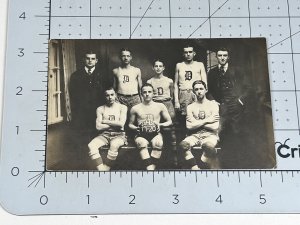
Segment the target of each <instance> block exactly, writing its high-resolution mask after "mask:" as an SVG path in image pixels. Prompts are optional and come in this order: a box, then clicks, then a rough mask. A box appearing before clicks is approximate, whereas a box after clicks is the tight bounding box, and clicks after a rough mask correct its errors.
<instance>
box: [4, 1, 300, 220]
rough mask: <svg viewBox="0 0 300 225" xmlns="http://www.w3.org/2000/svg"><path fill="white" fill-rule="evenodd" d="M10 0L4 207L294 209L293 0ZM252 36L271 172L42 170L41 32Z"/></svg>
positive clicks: (59, 35)
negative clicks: (259, 62) (266, 84)
mask: <svg viewBox="0 0 300 225" xmlns="http://www.w3.org/2000/svg"><path fill="white" fill-rule="evenodd" d="M9 4H10V5H9V14H8V15H9V19H8V21H9V24H8V38H7V40H8V44H7V57H6V59H7V61H6V74H5V90H4V111H3V127H2V146H1V164H0V168H1V170H0V178H1V187H0V201H1V205H2V207H3V208H5V209H6V210H8V211H9V212H11V213H14V214H18V215H26V214H97V213H103V214H107V213H254V212H255V213H276V212H286V213H294V212H295V213H296V212H299V208H300V203H299V201H297V198H296V196H298V193H299V190H300V174H299V169H300V166H299V165H300V164H299V159H300V156H299V151H300V150H299V143H300V141H299V131H300V129H299V127H300V125H299V99H300V98H299V85H300V79H299V75H298V74H299V73H300V68H299V65H297V63H296V62H298V61H299V59H300V58H299V55H300V47H299V45H297V43H299V39H300V36H299V33H300V10H299V9H300V2H299V1H297V0H287V1H278V2H276V4H274V3H273V1H264V3H262V2H261V1H258V0H257V1H255V0H244V1H235V0H227V1H222V0H220V1H211V0H208V1H207V0H205V1H204V0H199V1H196V0H194V1H192V0H191V1H185V2H183V1H180V0H174V1H173V0H171V1H167V0H152V1H139V0H123V1H116V0H114V1H94V0H81V1H76V3H74V2H72V1H67V0H65V1H58V0H52V1H50V2H49V1H37V0H28V1H26V4H25V3H24V2H22V1H20V0H12V1H10V3H9ZM199 15H201V16H199ZM279 18H280V21H278V20H279ZM156 23H157V24H159V25H161V26H156V27H155V26H153V25H154V24H156ZM99 25H101V26H99ZM120 25H121V26H120ZM260 36H262V37H264V36H267V38H268V39H267V41H268V57H269V72H270V83H271V90H272V104H273V121H274V126H275V139H276V141H277V142H278V143H277V144H276V146H275V148H276V151H277V170H220V171H198V172H193V171H156V172H145V171H144V172H142V171H141V172H136V171H118V172H93V171H56V172H53V171H46V170H45V159H46V157H47V155H46V151H45V146H46V141H47V136H46V126H47V110H46V109H47V74H48V40H49V38H52V39H55V38H56V39H66V38H69V39H78V38H80V39H102V38H110V39H113V38H121V39H124V38H127V39H128V38H219V37H222V38H224V37H260ZM283 74H285V75H283Z"/></svg>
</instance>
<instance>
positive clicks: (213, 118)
mask: <svg viewBox="0 0 300 225" xmlns="http://www.w3.org/2000/svg"><path fill="white" fill-rule="evenodd" d="M219 120H220V116H219V115H214V116H209V117H207V118H206V122H207V123H215V122H218V121H219Z"/></svg>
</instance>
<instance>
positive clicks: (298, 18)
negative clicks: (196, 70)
mask: <svg viewBox="0 0 300 225" xmlns="http://www.w3.org/2000/svg"><path fill="white" fill-rule="evenodd" d="M50 37H51V39H118V38H120V39H129V38H135V39H137V38H237V37H266V38H267V45H268V57H269V75H270V85H271V94H272V107H273V121H274V129H275V139H276V141H280V142H284V140H286V139H287V138H290V139H291V141H290V142H289V145H290V146H297V144H298V143H297V142H298V140H299V134H300V133H299V132H300V122H299V111H300V106H299V105H300V89H299V87H300V63H297V62H300V0H110V1H107V0H76V2H75V1H72V0H52V1H51V7H50Z"/></svg>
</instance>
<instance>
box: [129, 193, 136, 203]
mask: <svg viewBox="0 0 300 225" xmlns="http://www.w3.org/2000/svg"><path fill="white" fill-rule="evenodd" d="M129 198H132V199H131V201H130V202H129V205H135V202H134V200H135V195H129Z"/></svg>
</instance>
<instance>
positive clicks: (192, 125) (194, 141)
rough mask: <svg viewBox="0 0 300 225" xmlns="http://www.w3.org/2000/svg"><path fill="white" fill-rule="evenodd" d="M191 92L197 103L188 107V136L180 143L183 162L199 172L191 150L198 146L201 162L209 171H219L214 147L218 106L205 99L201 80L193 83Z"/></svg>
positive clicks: (216, 139)
mask: <svg viewBox="0 0 300 225" xmlns="http://www.w3.org/2000/svg"><path fill="white" fill-rule="evenodd" d="M193 92H194V94H195V95H196V97H197V101H196V102H194V103H192V104H190V105H188V107H187V117H186V128H187V129H188V130H189V133H190V135H189V136H187V137H186V138H185V139H184V140H183V141H182V142H181V143H180V148H181V150H183V151H184V154H185V160H187V163H188V165H189V167H190V169H192V170H199V167H198V165H197V163H196V160H195V158H194V155H193V154H192V152H191V148H192V147H193V146H195V145H200V146H201V147H202V149H203V154H202V156H201V160H202V161H203V162H204V163H207V164H208V166H209V167H210V168H211V169H219V168H220V166H219V160H218V158H217V154H216V153H217V152H216V149H215V147H216V145H217V143H218V141H219V136H218V129H219V105H218V103H217V102H216V101H210V100H208V99H207V98H206V96H205V94H206V92H207V86H206V84H205V83H204V82H203V81H201V80H196V81H195V82H194V83H193Z"/></svg>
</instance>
